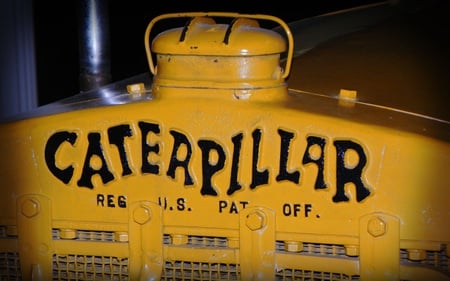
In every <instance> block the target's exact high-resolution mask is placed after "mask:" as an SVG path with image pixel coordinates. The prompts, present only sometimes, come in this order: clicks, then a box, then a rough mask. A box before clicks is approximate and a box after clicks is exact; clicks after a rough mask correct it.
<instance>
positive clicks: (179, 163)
mask: <svg viewBox="0 0 450 281" xmlns="http://www.w3.org/2000/svg"><path fill="white" fill-rule="evenodd" d="M170 134H171V135H172V136H173V139H174V143H173V150H172V155H171V156H170V163H169V169H168V170H167V175H168V176H169V177H171V178H173V179H175V170H176V169H177V168H178V167H182V168H184V185H193V184H194V182H193V181H192V177H191V175H190V174H189V161H190V160H191V156H192V145H191V143H190V142H189V140H188V138H187V137H186V136H185V135H184V134H182V133H179V132H177V131H174V130H170ZM181 145H185V146H186V150H187V153H186V157H185V158H184V160H180V159H178V150H179V149H180V146H181Z"/></svg>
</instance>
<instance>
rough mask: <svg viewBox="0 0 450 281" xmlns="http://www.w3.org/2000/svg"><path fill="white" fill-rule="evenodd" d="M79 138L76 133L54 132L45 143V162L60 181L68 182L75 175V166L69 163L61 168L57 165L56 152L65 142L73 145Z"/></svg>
mask: <svg viewBox="0 0 450 281" xmlns="http://www.w3.org/2000/svg"><path fill="white" fill-rule="evenodd" d="M76 139H77V134H76V133H70V132H67V131H64V132H57V133H54V134H53V135H52V136H51V137H50V138H49V139H48V141H47V143H46V144H45V163H46V164H47V168H48V169H49V171H50V172H51V173H52V174H53V175H54V176H55V177H56V178H57V179H59V180H60V181H62V182H63V183H65V184H68V183H69V181H70V180H71V179H72V176H73V170H74V168H73V166H72V165H69V166H68V167H67V168H65V169H60V168H58V167H57V166H56V152H57V151H58V148H59V147H60V146H61V145H62V143H64V142H68V143H70V144H71V145H73V144H74V143H75V141H76Z"/></svg>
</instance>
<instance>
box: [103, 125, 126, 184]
mask: <svg viewBox="0 0 450 281" xmlns="http://www.w3.org/2000/svg"><path fill="white" fill-rule="evenodd" d="M131 136H132V132H131V128H130V125H127V124H125V125H118V126H114V127H111V128H109V129H108V139H109V143H111V144H114V145H115V146H116V147H117V149H118V150H119V156H120V163H121V164H122V176H126V175H129V174H131V173H132V171H131V169H130V166H129V164H128V158H127V152H126V150H125V137H131Z"/></svg>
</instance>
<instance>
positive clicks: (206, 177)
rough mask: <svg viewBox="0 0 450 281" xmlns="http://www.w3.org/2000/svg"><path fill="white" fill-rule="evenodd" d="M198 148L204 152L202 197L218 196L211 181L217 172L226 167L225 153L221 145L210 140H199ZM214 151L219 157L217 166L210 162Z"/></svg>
mask: <svg viewBox="0 0 450 281" xmlns="http://www.w3.org/2000/svg"><path fill="white" fill-rule="evenodd" d="M198 146H199V147H200V149H201V150H202V175H203V183H202V188H201V190H200V192H201V194H202V195H217V192H216V190H215V189H214V187H213V186H212V181H211V179H212V176H213V175H214V174H215V173H217V171H220V170H221V169H222V168H223V167H224V166H225V152H224V150H223V147H222V146H221V145H220V144H218V143H216V142H214V141H210V140H199V141H198ZM212 150H214V151H216V152H217V155H218V159H217V162H216V163H215V164H212V163H211V161H209V159H210V153H211V151H212Z"/></svg>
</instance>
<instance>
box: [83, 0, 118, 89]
mask: <svg viewBox="0 0 450 281" xmlns="http://www.w3.org/2000/svg"><path fill="white" fill-rule="evenodd" d="M79 3H80V6H79V29H78V36H79V46H78V49H79V56H80V58H79V60H80V75H79V83H80V91H88V90H93V89H96V88H99V87H101V86H103V85H106V84H108V83H110V82H111V79H112V78H111V60H110V55H111V54H110V38H109V37H110V34H109V6H108V0H80V2H79Z"/></svg>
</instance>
